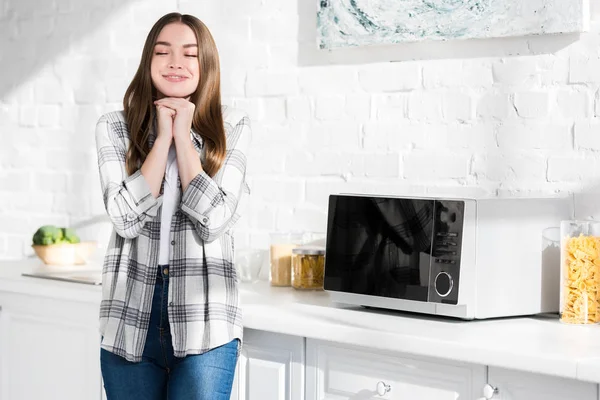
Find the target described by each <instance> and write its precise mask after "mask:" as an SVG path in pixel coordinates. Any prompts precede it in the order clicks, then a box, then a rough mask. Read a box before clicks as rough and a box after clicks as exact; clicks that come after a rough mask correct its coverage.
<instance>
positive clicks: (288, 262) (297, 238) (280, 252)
mask: <svg viewBox="0 0 600 400" xmlns="http://www.w3.org/2000/svg"><path fill="white" fill-rule="evenodd" d="M301 243H302V234H301V233H272V234H271V247H270V249H269V255H270V265H271V268H270V270H269V282H270V283H271V286H290V285H291V283H292V250H293V249H294V248H295V247H296V246H299V245H300V244H301Z"/></svg>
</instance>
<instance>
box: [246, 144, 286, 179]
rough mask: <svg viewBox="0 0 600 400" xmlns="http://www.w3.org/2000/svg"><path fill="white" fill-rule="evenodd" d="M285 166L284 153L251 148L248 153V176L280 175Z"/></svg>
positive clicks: (256, 147) (255, 147)
mask: <svg viewBox="0 0 600 400" xmlns="http://www.w3.org/2000/svg"><path fill="white" fill-rule="evenodd" d="M284 164H285V153H283V152H281V151H273V150H272V149H267V148H260V147H258V146H255V145H254V144H253V146H252V147H251V148H250V151H249V152H248V167H247V168H248V171H247V172H248V175H250V176H255V175H263V174H280V173H282V172H283V168H284Z"/></svg>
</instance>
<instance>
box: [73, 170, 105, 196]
mask: <svg viewBox="0 0 600 400" xmlns="http://www.w3.org/2000/svg"><path fill="white" fill-rule="evenodd" d="M67 181H68V183H67V185H68V189H67V191H68V192H69V193H71V194H79V193H82V194H90V193H94V192H96V191H97V192H98V195H102V194H101V192H100V179H99V178H98V173H97V172H96V171H94V172H93V173H89V172H88V173H80V172H76V171H71V172H70V173H69V174H68V176H67Z"/></svg>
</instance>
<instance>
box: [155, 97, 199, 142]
mask: <svg viewBox="0 0 600 400" xmlns="http://www.w3.org/2000/svg"><path fill="white" fill-rule="evenodd" d="M154 104H155V105H161V106H164V107H168V108H170V109H172V110H174V111H175V113H176V114H175V118H174V120H173V138H174V139H175V140H176V141H179V140H181V139H184V140H185V139H186V138H187V140H190V130H191V129H192V120H193V118H194V110H195V109H196V105H195V104H194V103H192V102H190V101H188V100H186V99H182V98H177V97H164V98H162V99H160V100H156V101H155V102H154Z"/></svg>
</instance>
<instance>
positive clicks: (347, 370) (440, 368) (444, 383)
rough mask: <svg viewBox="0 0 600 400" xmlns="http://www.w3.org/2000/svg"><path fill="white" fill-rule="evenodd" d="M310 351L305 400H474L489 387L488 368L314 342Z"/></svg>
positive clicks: (307, 355) (309, 343)
mask: <svg viewBox="0 0 600 400" xmlns="http://www.w3.org/2000/svg"><path fill="white" fill-rule="evenodd" d="M306 346H307V347H306V351H307V353H306V357H307V358H306V364H307V366H306V367H307V369H306V400H325V399H331V400H334V399H335V400H340V399H352V400H359V399H360V400H366V399H388V400H392V399H398V400H407V399H410V400H417V399H418V400H457V399H460V400H463V399H464V400H471V399H475V398H478V397H479V396H480V395H481V391H482V388H483V387H484V385H485V383H486V381H485V375H486V374H485V373H486V368H485V366H478V365H472V364H466V363H448V362H445V361H441V360H437V359H436V360H434V359H430V358H421V357H414V356H408V355H405V354H393V353H386V352H382V351H373V350H367V349H363V348H357V347H350V346H345V345H340V344H336V343H331V342H324V341H319V340H312V339H307V342H306ZM386 388H389V391H387V392H386Z"/></svg>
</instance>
